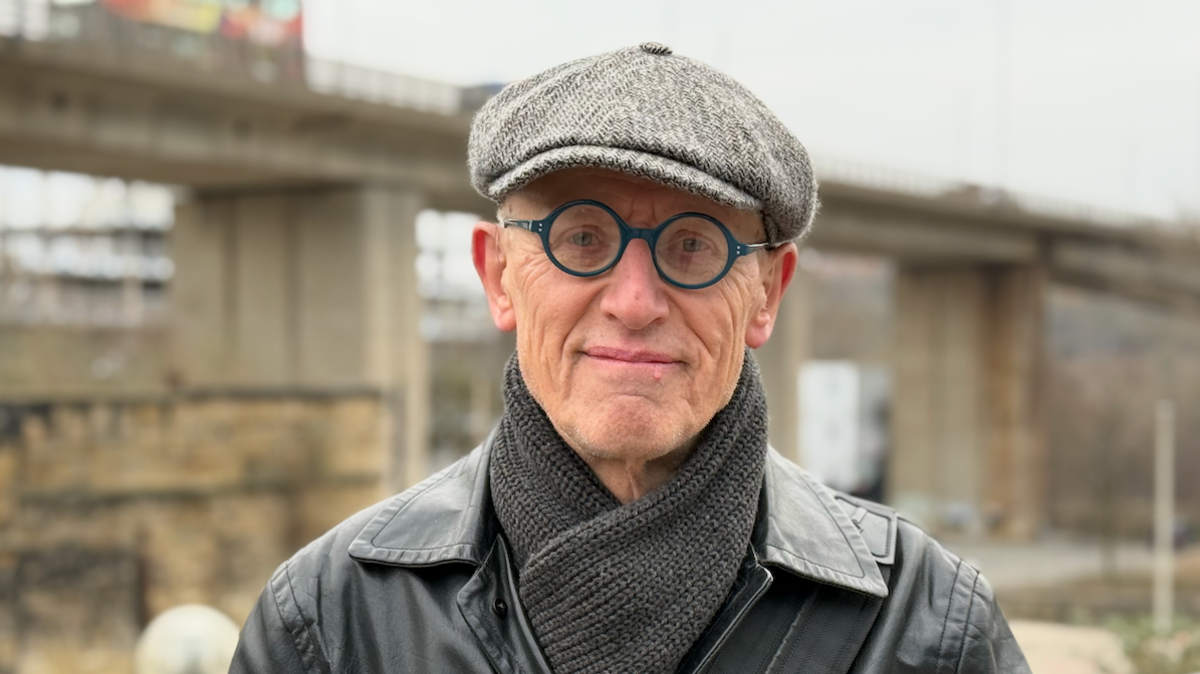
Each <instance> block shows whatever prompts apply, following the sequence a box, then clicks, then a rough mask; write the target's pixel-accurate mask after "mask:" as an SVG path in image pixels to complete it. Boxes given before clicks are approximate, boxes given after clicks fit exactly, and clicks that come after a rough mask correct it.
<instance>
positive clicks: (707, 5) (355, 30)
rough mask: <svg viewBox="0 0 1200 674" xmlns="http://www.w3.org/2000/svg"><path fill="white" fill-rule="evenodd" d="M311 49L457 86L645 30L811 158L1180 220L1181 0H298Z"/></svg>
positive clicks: (1194, 113) (1192, 14)
mask: <svg viewBox="0 0 1200 674" xmlns="http://www.w3.org/2000/svg"><path fill="white" fill-rule="evenodd" d="M305 7H306V11H307V17H306V21H307V28H306V31H307V32H306V39H307V41H308V48H309V50H310V51H311V52H312V53H314V54H315V55H318V56H322V57H326V58H333V59H337V60H342V61H349V62H353V63H358V64H362V65H369V66H374V67H380V68H385V69H388V70H395V71H399V72H405V73H409V74H413V75H421V76H425V77H431V78H436V79H441V80H446V81H450V82H454V83H458V84H478V83H485V82H507V81H511V80H514V79H518V78H521V77H524V76H527V75H530V74H533V73H535V72H537V71H539V70H541V69H544V68H547V67H549V66H552V65H555V64H557V63H560V62H563V61H566V60H569V59H573V58H578V57H582V56H587V55H590V54H594V53H598V52H601V51H606V50H609V49H616V48H619V47H623V46H628V45H632V44H637V43H639V42H642V41H645V40H656V41H659V42H664V43H666V44H668V45H670V46H671V47H673V48H674V49H675V51H676V53H679V54H684V55H688V56H693V57H696V58H699V59H701V60H704V61H707V62H708V63H711V64H712V65H714V66H716V67H718V68H720V69H722V70H724V71H726V72H728V73H729V74H731V75H733V76H734V77H736V78H737V79H739V80H741V81H742V82H743V83H745V84H746V85H748V86H749V87H750V88H751V89H752V90H753V91H755V93H757V94H758V95H759V96H760V97H761V98H762V99H763V100H765V101H766V102H767V104H768V105H769V106H770V107H771V108H772V109H774V110H775V112H776V113H777V114H778V115H779V116H780V118H782V119H783V121H784V122H785V123H786V124H787V125H788V126H789V127H790V128H791V129H792V130H793V131H794V132H795V133H796V134H797V135H798V136H799V137H800V139H801V140H802V141H803V142H804V143H805V145H806V146H807V147H808V148H809V149H810V151H812V152H813V153H814V154H815V155H817V156H818V157H823V158H833V159H840V160H850V161H858V162H863V163H866V164H872V165H880V166H885V167H891V168H895V169H902V170H908V171H914V172H918V173H921V174H927V175H931V176H937V177H946V178H954V179H961V180H966V181H971V182H977V183H982V184H988V185H996V184H999V185H1003V186H1006V187H1009V188H1011V189H1017V190H1021V191H1026V192H1032V193H1035V194H1041V195H1046V196H1051V197H1057V198H1061V199H1066V200H1070V201H1078V202H1083V203H1088V204H1093V205H1100V206H1107V207H1112V208H1119V209H1125V210H1132V211H1138V212H1143V213H1149V214H1153V215H1157V216H1160V217H1164V218H1174V217H1176V216H1177V214H1178V213H1179V212H1181V211H1189V212H1191V213H1200V2H1198V1H1197V0H1143V1H1142V2H1139V3H1134V2H1111V1H1104V0H814V1H804V2H797V1H792V2H781V1H768V0H738V1H736V2H734V1H732V0H724V1H717V0H606V1H605V2H569V1H567V0H505V1H501V2H497V1H495V0H490V1H486V2H484V1H478V0H439V1H438V2H425V3H414V2H396V0H308V2H307V3H306V5H305Z"/></svg>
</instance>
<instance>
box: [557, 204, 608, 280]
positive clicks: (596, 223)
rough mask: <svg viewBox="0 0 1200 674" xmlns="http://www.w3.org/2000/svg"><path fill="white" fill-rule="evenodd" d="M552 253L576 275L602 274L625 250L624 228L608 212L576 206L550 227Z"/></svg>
mask: <svg viewBox="0 0 1200 674" xmlns="http://www.w3.org/2000/svg"><path fill="white" fill-rule="evenodd" d="M549 238H550V254H551V255H553V256H554V259H555V260H557V261H558V263H559V264H561V265H562V266H564V267H566V268H567V269H570V270H571V271H573V272H578V273H580V274H587V273H590V272H595V271H599V270H601V269H603V268H605V267H607V266H608V265H609V263H611V262H612V261H613V259H614V258H616V257H617V251H619V250H620V249H621V227H620V225H618V224H617V221H616V220H614V219H613V217H612V216H611V215H609V213H608V211H605V210H604V209H603V208H598V207H596V206H592V205H590V204H576V205H575V206H572V207H570V208H568V209H567V210H565V211H563V212H562V213H559V215H558V217H557V218H555V220H554V224H553V225H551V227H550V236H549Z"/></svg>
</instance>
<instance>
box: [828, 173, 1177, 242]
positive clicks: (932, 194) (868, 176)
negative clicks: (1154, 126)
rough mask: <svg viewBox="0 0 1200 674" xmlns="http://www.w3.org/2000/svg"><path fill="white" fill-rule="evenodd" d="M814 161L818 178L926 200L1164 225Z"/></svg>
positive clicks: (1066, 203) (1108, 222)
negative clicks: (963, 202)
mask: <svg viewBox="0 0 1200 674" xmlns="http://www.w3.org/2000/svg"><path fill="white" fill-rule="evenodd" d="M813 164H814V166H815V168H816V171H817V176H818V178H821V179H822V180H826V181H831V182H838V183H843V184H847V185H853V186H856V187H864V188H867V189H872V190H879V191H883V192H892V193H895V194H903V195H908V196H915V197H923V198H927V199H946V200H955V201H960V202H961V201H971V202H973V203H976V204H978V205H980V206H984V207H988V208H1002V209H1010V210H1014V211H1020V212H1023V213H1028V214H1030V215H1041V216H1046V217H1052V218H1058V219H1062V220H1072V221H1078V222H1086V223H1092V224H1097V225H1105V226H1111V227H1130V226H1136V227H1162V226H1164V225H1165V224H1166V223H1164V222H1163V221H1161V220H1159V219H1156V218H1152V217H1150V216H1147V215H1144V214H1139V213H1134V212H1131V211H1123V210H1120V209H1115V208H1104V207H1100V206H1092V205H1089V204H1082V203H1077V202H1072V201H1070V200H1066V199H1055V198H1053V197H1045V196H1039V195H1034V194H1028V193H1024V192H1017V191H1012V190H1006V189H1001V188H996V187H989V186H982V185H977V184H972V183H967V182H963V181H959V180H952V179H949V178H937V177H932V176H928V175H923V174H920V173H916V172H913V171H904V170H901V169H894V168H885V167H880V166H875V165H871V164H866V163H860V162H855V161H849V160H846V159H840V158H834V157H827V156H816V157H814V158H813Z"/></svg>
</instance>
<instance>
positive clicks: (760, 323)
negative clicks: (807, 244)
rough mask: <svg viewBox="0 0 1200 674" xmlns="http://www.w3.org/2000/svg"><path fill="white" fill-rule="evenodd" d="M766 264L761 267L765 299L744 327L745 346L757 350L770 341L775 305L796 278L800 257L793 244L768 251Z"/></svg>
mask: <svg viewBox="0 0 1200 674" xmlns="http://www.w3.org/2000/svg"><path fill="white" fill-rule="evenodd" d="M767 255H768V256H769V257H768V258H767V261H766V262H764V264H763V267H762V283H763V290H764V295H765V299H764V301H763V303H762V305H761V306H759V308H758V311H756V312H755V313H754V315H753V316H751V317H750V322H749V323H748V324H747V325H746V346H749V347H750V348H751V349H757V348H759V347H761V346H762V345H763V344H766V343H767V340H768V339H770V337H771V331H772V330H774V329H775V317H776V316H778V315H779V304H780V302H782V301H783V293H784V291H786V290H787V287H788V285H790V284H791V282H792V277H793V276H795V275H796V262H797V260H798V259H799V257H800V255H799V253H798V252H797V251H796V244H794V243H785V244H784V245H782V246H780V247H778V248H776V249H774V250H771V251H768V252H767Z"/></svg>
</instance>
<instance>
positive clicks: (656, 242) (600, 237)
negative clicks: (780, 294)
mask: <svg viewBox="0 0 1200 674" xmlns="http://www.w3.org/2000/svg"><path fill="white" fill-rule="evenodd" d="M500 224H501V225H502V226H504V227H510V226H511V227H520V228H521V229H526V230H529V231H531V232H533V233H534V234H537V235H538V236H540V237H541V238H542V247H543V248H545V249H546V255H547V257H549V258H550V261H551V262H553V263H554V266H556V267H558V268H559V269H561V270H563V271H565V272H566V273H568V274H571V275H572V276H583V277H589V276H599V275H600V274H603V273H604V272H606V271H608V270H609V269H611V268H612V267H613V265H615V264H616V263H617V262H618V261H619V260H620V259H621V256H622V255H624V254H625V248H626V247H627V246H628V245H629V242H630V241H632V240H634V239H642V240H643V241H645V242H646V245H648V246H649V247H650V254H651V257H652V258H653V259H654V267H655V269H657V270H658V275H659V276H660V277H662V279H663V280H664V281H666V282H667V283H670V284H671V285H674V286H678V287H680V288H687V289H689V290H697V289H700V288H707V287H708V286H710V285H712V284H714V283H716V282H717V281H720V280H721V278H722V277H724V276H725V274H727V273H729V270H730V269H732V268H733V263H734V262H736V261H737V259H738V258H739V257H742V256H743V255H749V254H750V253H753V252H754V251H756V250H760V249H765V248H767V247H768V246H769V244H766V243H742V242H740V241H738V240H737V239H735V238H733V234H731V233H730V231H729V230H728V229H726V228H725V225H723V224H721V221H720V220H717V219H716V218H714V217H712V216H710V215H705V214H703V213H680V214H679V215H675V216H672V217H670V218H668V219H667V221H666V222H664V223H662V224H661V225H659V226H658V227H655V228H654V229H641V228H639V227H630V226H629V225H627V224H625V221H624V220H622V219H621V216H619V215H617V214H616V212H614V211H613V210H612V209H611V208H609V207H608V206H606V205H604V204H602V203H600V202H599V201H593V200H591V199H580V200H577V201H570V202H567V203H565V204H563V205H562V206H559V207H558V208H556V209H554V210H553V211H551V213H550V215H547V216H546V217H545V218H542V219H541V220H507V219H502V220H501V221H500Z"/></svg>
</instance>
